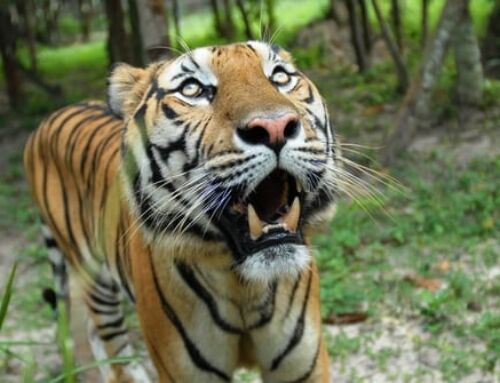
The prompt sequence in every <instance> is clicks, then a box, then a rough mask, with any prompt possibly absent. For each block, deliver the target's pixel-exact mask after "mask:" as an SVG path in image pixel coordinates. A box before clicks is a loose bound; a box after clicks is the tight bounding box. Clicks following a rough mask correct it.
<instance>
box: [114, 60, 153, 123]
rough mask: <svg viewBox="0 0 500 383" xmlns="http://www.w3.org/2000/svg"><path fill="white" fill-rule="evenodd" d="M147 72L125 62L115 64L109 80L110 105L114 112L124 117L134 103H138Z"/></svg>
mask: <svg viewBox="0 0 500 383" xmlns="http://www.w3.org/2000/svg"><path fill="white" fill-rule="evenodd" d="M146 73H147V71H146V70H145V69H142V68H135V67H133V66H131V65H128V64H124V63H119V64H115V65H114V66H113V68H112V69H111V75H110V77H109V80H108V105H109V108H110V109H111V111H112V112H113V113H114V114H116V115H117V116H120V117H124V116H125V115H126V114H128V113H129V112H130V111H131V110H130V109H131V107H133V105H137V102H139V101H140V97H141V96H142V92H141V90H142V88H143V86H141V83H142V82H143V81H144V79H145V77H146Z"/></svg>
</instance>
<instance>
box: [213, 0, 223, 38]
mask: <svg viewBox="0 0 500 383" xmlns="http://www.w3.org/2000/svg"><path fill="white" fill-rule="evenodd" d="M210 7H211V8H212V15H213V18H214V26H215V31H216V32H217V34H218V35H219V36H223V34H224V31H223V26H222V16H221V13H220V9H219V4H218V3H217V0H210Z"/></svg>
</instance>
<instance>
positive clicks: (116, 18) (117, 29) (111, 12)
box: [104, 0, 130, 64]
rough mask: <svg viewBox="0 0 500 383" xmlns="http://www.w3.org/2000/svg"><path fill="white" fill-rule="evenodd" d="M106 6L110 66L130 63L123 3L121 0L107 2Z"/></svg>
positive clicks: (107, 0) (108, 0)
mask: <svg viewBox="0 0 500 383" xmlns="http://www.w3.org/2000/svg"><path fill="white" fill-rule="evenodd" d="M104 5H105V10H106V19H107V20H108V42H107V50H108V57H109V61H110V64H113V63H115V62H130V55H129V50H128V45H127V40H128V39H127V34H126V32H125V25H124V13H123V8H122V2H121V0H105V4H104Z"/></svg>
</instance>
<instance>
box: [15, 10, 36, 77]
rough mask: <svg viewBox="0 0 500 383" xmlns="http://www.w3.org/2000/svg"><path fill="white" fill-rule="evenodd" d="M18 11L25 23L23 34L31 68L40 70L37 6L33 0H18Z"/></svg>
mask: <svg viewBox="0 0 500 383" xmlns="http://www.w3.org/2000/svg"><path fill="white" fill-rule="evenodd" d="M16 6H17V11H18V13H19V16H20V17H21V20H22V23H23V34H24V38H25V40H26V45H27V47H28V53H29V57H30V67H31V70H33V71H34V72H36V71H37V70H38V63H37V57H36V40H35V20H34V16H35V7H34V4H33V0H17V1H16Z"/></svg>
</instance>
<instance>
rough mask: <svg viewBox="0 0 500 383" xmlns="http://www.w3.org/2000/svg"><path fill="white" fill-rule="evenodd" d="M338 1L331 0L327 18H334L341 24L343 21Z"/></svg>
mask: <svg viewBox="0 0 500 383" xmlns="http://www.w3.org/2000/svg"><path fill="white" fill-rule="evenodd" d="M337 3H338V0H330V5H329V6H328V10H327V11H326V15H325V16H326V19H332V20H333V21H335V23H337V25H339V26H340V25H341V24H342V22H341V20H340V16H339V13H338V11H337Z"/></svg>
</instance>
